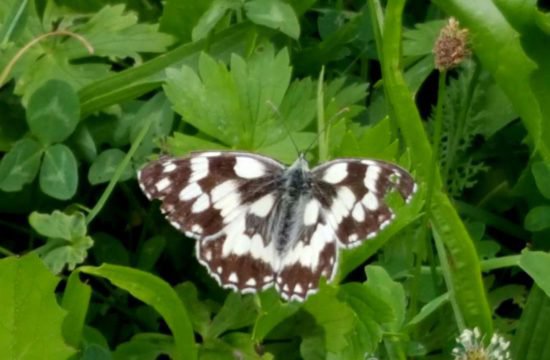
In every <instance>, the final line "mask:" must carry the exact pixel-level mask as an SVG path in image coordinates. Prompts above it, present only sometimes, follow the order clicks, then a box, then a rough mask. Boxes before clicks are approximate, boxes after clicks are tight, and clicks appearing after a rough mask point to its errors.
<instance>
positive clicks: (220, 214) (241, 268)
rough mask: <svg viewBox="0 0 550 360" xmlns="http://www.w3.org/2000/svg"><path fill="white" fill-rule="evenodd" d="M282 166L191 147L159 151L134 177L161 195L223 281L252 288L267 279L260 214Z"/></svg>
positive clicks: (271, 199) (268, 255) (269, 269)
mask: <svg viewBox="0 0 550 360" xmlns="http://www.w3.org/2000/svg"><path fill="white" fill-rule="evenodd" d="M283 170H284V167H283V166H282V165H281V164H279V163H278V162H276V161H274V160H272V159H270V158H266V157H263V156H258V155H254V154H247V153H238V152H202V153H193V154H191V155H190V156H188V157H184V158H172V157H162V158H160V159H159V160H157V161H155V162H153V163H151V164H149V165H147V166H146V167H145V168H143V169H142V170H141V171H140V173H139V175H138V177H139V182H140V185H141V187H142V189H143V191H144V192H145V194H146V195H147V196H148V197H149V198H150V199H159V200H161V201H162V204H161V210H162V212H163V213H164V214H165V216H166V218H167V219H168V220H169V221H170V223H171V224H172V225H173V226H174V227H175V228H177V229H178V230H180V231H182V232H183V233H185V234H186V235H187V236H190V237H194V238H196V239H198V241H197V257H198V259H199V261H200V262H201V263H202V264H203V265H205V266H206V267H207V269H208V270H209V272H210V273H211V274H212V276H213V277H214V278H215V279H216V280H218V282H219V283H220V284H221V285H222V286H225V287H230V288H233V289H240V290H241V291H243V292H248V291H255V290H259V289H263V288H265V287H266V286H269V285H271V284H272V282H273V264H272V261H273V259H274V256H273V251H272V249H273V245H272V244H269V240H270V239H269V235H270V234H269V229H268V228H267V225H266V224H267V221H266V220H265V218H266V217H267V216H268V215H269V214H270V213H271V210H272V208H274V207H275V206H276V203H275V200H276V196H275V194H276V192H277V189H278V182H277V179H280V178H281V176H282V173H283Z"/></svg>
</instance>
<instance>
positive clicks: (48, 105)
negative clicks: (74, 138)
mask: <svg viewBox="0 0 550 360" xmlns="http://www.w3.org/2000/svg"><path fill="white" fill-rule="evenodd" d="M79 118H80V103H79V100H78V96H77V95H76V92H75V91H74V90H73V88H72V87H71V85H69V84H68V83H66V82H65V81H60V80H49V81H47V82H46V83H44V84H43V85H42V86H40V88H38V89H37V90H36V91H35V92H34V93H33V94H32V95H31V98H30V100H29V105H28V107H27V123H28V124H29V128H30V130H31V133H32V134H33V135H34V136H36V137H37V138H38V139H39V140H40V141H41V142H42V143H43V144H51V143H56V142H60V141H63V140H65V139H66V138H68V137H69V135H71V134H72V133H73V131H74V130H75V129H76V125H77V124H78V120H79Z"/></svg>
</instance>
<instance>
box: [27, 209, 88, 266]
mask: <svg viewBox="0 0 550 360" xmlns="http://www.w3.org/2000/svg"><path fill="white" fill-rule="evenodd" d="M29 223H30V224H31V226H32V227H33V228H34V229H35V230H36V231H37V232H38V233H39V234H41V235H44V236H46V237H48V239H47V242H46V244H45V245H43V246H41V247H39V248H37V249H35V251H36V253H37V254H39V255H40V257H41V258H42V260H44V262H45V263H46V265H48V267H49V268H50V269H51V270H52V272H53V273H55V274H57V273H59V272H61V270H63V268H64V267H65V266H67V267H68V269H69V270H73V269H74V268H75V267H76V265H78V264H80V263H82V262H83V261H84V260H85V259H86V257H87V255H88V249H89V248H90V247H92V245H93V243H94V242H93V240H92V238H90V237H89V236H87V235H86V222H85V217H84V214H82V213H80V212H77V213H74V214H71V215H67V214H65V213H62V212H60V211H58V210H56V211H54V212H53V213H52V214H40V213H37V212H33V213H32V214H31V215H30V216H29Z"/></svg>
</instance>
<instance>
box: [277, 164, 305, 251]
mask: <svg viewBox="0 0 550 360" xmlns="http://www.w3.org/2000/svg"><path fill="white" fill-rule="evenodd" d="M283 184H284V185H283V188H282V194H281V202H280V211H279V212H278V214H279V216H278V217H277V218H276V219H274V221H273V230H274V231H273V232H272V233H273V234H274V235H275V236H274V239H273V240H274V241H275V249H276V251H277V253H278V254H279V255H280V256H283V255H284V254H285V253H286V252H287V251H288V250H289V249H291V248H292V247H293V246H294V244H296V242H297V241H298V237H299V235H300V228H301V224H300V222H299V220H300V219H301V218H302V217H303V215H302V214H303V211H304V207H305V204H307V202H308V201H309V200H310V199H311V196H312V190H311V184H312V179H311V172H310V171H309V166H308V163H307V161H306V160H305V159H304V157H303V156H300V157H299V158H298V159H297V160H296V161H295V162H294V164H292V166H290V167H289V168H288V169H287V170H286V171H285V172H284V175H283Z"/></svg>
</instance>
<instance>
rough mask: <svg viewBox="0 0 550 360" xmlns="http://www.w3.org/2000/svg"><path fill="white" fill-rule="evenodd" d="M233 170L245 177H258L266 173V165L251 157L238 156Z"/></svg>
mask: <svg viewBox="0 0 550 360" xmlns="http://www.w3.org/2000/svg"><path fill="white" fill-rule="evenodd" d="M233 170H235V174H237V176H239V177H242V178H244V179H256V178H259V177H261V176H264V175H265V167H264V165H263V164H262V163H261V162H259V161H258V160H256V159H253V158H251V157H244V156H237V157H236V159H235V166H234V167H233Z"/></svg>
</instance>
